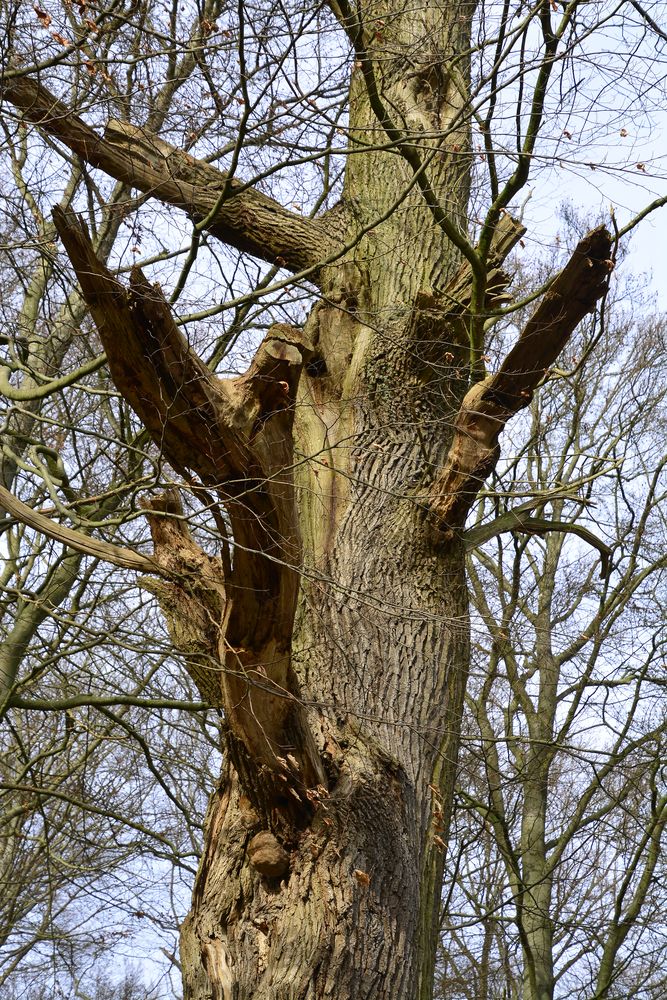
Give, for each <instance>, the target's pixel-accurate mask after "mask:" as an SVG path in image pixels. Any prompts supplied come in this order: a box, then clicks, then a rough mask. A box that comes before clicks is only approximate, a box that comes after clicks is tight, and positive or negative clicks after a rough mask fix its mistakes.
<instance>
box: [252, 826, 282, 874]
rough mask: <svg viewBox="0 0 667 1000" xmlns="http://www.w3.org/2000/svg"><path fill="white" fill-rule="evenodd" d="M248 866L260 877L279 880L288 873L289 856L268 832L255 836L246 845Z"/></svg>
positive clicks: (263, 831) (264, 831)
mask: <svg viewBox="0 0 667 1000" xmlns="http://www.w3.org/2000/svg"><path fill="white" fill-rule="evenodd" d="M248 858H249V860H250V864H251V865H252V866H253V868H255V869H256V870H257V871H258V872H259V874H260V875H265V876H266V877H267V878H280V876H281V875H285V874H287V872H288V871H289V854H288V853H287V851H286V850H285V848H284V847H282V846H281V845H280V844H279V843H278V841H277V840H276V838H275V837H274V836H273V834H272V833H270V832H269V831H268V830H262V831H261V832H260V833H257V834H255V836H254V837H253V838H252V840H251V841H250V843H249V844H248Z"/></svg>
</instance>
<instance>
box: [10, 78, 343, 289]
mask: <svg viewBox="0 0 667 1000" xmlns="http://www.w3.org/2000/svg"><path fill="white" fill-rule="evenodd" d="M0 95H1V96H2V97H3V98H4V99H5V100H7V101H9V102H11V103H12V104H13V105H14V106H15V107H17V108H19V109H20V110H21V111H23V114H24V117H25V118H27V119H28V120H29V121H31V122H33V123H34V124H35V125H37V127H38V128H39V129H40V130H41V131H43V132H46V133H48V134H49V135H52V136H54V138H56V139H58V140H60V141H61V142H63V143H64V144H65V145H66V146H67V147H68V148H69V149H71V150H72V152H74V153H76V154H77V155H78V156H81V157H82V158H83V159H84V160H85V161H86V162H87V163H90V164H91V166H93V167H99V169H100V170H104V171H105V173H107V174H109V175H110V176H111V177H115V178H116V179H117V180H119V181H123V182H124V183H126V184H129V185H131V186H132V187H134V188H138V190H139V191H142V192H143V193H144V194H148V195H150V196H151V197H152V198H157V199H158V200H159V201H163V202H166V203H167V204H169V205H176V206H177V207H178V208H181V209H183V211H184V212H186V213H187V214H188V216H190V218H192V219H194V220H195V221H198V222H200V221H201V220H206V226H205V228H207V229H208V230H209V232H211V233H212V234H213V235H214V236H217V237H218V239H220V240H222V241H223V242H224V243H228V244H229V245H230V246H233V247H236V249H237V250H241V251H243V252H246V253H250V254H252V255H253V256H255V257H259V258H261V259H262V260H266V261H269V262H270V263H272V264H275V263H278V264H280V265H281V266H283V267H286V268H288V269H290V270H292V271H300V270H303V269H306V268H312V267H313V266H315V265H317V263H318V262H319V261H320V260H324V259H325V258H326V257H327V256H330V255H331V254H333V253H335V250H336V247H337V246H338V243H339V241H338V240H336V239H335V237H334V236H333V235H332V234H331V233H330V232H329V231H328V230H327V229H326V228H325V226H324V225H323V224H322V223H321V222H318V221H316V220H311V219H307V218H304V217H303V216H301V215H297V214H296V213H294V212H289V211H288V210H287V209H285V208H283V206H282V205H280V204H279V203H278V202H277V201H274V200H273V199H272V198H269V197H267V196H266V195H264V194H261V193H260V192H259V191H256V190H254V189H253V188H251V187H247V186H245V185H244V184H242V183H241V182H239V181H237V180H234V179H232V178H230V177H229V176H228V175H227V174H225V173H224V172H223V171H221V170H217V169H216V168H215V167H212V166H210V165H209V164H208V163H205V162H203V161H201V160H197V159H195V157H193V156H190V155H189V154H187V153H184V152H182V151H181V150H178V149H176V147H174V146H171V145H170V144H169V143H167V142H165V141H164V140H162V139H158V137H157V136H154V135H152V134H151V133H148V132H145V131H143V130H141V129H138V128H133V127H131V126H128V125H126V124H124V123H122V124H121V123H117V122H116V123H110V126H109V128H108V129H107V132H106V134H105V135H104V136H100V135H98V133H97V132H95V131H94V130H93V129H92V128H90V127H89V126H88V125H86V123H85V122H84V121H83V120H82V119H81V118H79V117H78V116H77V115H75V114H74V113H73V112H72V111H71V109H70V108H68V107H67V105H65V104H63V103H62V102H61V101H60V100H58V98H57V97H55V96H54V95H53V94H51V93H50V92H49V91H48V90H46V88H44V87H42V86H40V85H39V84H38V83H36V82H35V81H34V80H31V79H28V78H27V77H20V78H18V79H10V80H6V81H4V83H3V85H2V88H0ZM315 279H316V275H314V276H313V280H315Z"/></svg>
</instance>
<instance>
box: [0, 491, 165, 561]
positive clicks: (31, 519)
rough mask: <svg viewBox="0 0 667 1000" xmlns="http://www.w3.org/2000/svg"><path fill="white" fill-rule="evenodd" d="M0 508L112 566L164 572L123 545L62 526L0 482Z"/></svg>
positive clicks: (146, 558) (78, 550)
mask: <svg viewBox="0 0 667 1000" xmlns="http://www.w3.org/2000/svg"><path fill="white" fill-rule="evenodd" d="M0 508H1V509H2V510H6V511H7V512H8V513H9V514H11V515H12V516H13V517H15V518H16V519H17V521H20V522H21V523H22V524H27V525H28V526H29V527H30V528H34V529H35V531H39V532H40V534H42V535H46V536H47V538H53V539H54V541H56V542H61V543H62V544H63V545H67V546H68V547H69V548H71V549H74V550H75V551H76V552H82V553H83V554H84V555H87V556H92V557H93V558H94V559H103V560H104V561H105V562H110V563H112V564H113V565H114V566H121V567H122V568H123V569H133V570H136V571H138V572H140V573H159V574H162V573H163V572H164V571H163V570H162V568H161V567H160V566H159V565H158V564H157V563H156V562H155V561H154V560H153V559H150V558H149V557H148V556H142V555H141V553H139V552H133V551H132V550H131V549H125V548H123V547H122V546H120V545H112V544H111V543H110V542H103V541H101V540H100V539H98V538H91V537H90V536H89V535H84V534H83V532H81V531H75V530H74V529H72V528H66V527H65V526H64V525H62V524H58V522H57V521H53V520H52V519H51V518H50V517H46V515H45V514H40V513H39V511H37V510H33V509H32V507H28V505H27V504H25V503H23V502H22V501H21V500H19V499H17V497H15V496H14V494H13V493H10V492H9V490H6V489H5V487H4V486H0Z"/></svg>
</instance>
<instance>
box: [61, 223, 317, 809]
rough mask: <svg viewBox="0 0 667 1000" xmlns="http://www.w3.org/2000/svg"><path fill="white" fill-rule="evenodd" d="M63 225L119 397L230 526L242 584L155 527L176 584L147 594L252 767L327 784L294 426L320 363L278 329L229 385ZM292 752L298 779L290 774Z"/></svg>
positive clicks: (191, 545)
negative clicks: (302, 641) (300, 659)
mask: <svg viewBox="0 0 667 1000" xmlns="http://www.w3.org/2000/svg"><path fill="white" fill-rule="evenodd" d="M54 221H55V224H56V228H57V230H58V233H59V235H60V237H61V239H62V241H63V243H64V245H65V248H66V249H67V252H68V254H69V257H70V260H71V261H72V264H73V266H74V269H75V271H76V274H77V277H78V278H79V282H80V284H81V290H82V292H83V296H84V298H85V300H86V302H87V304H88V306H89V308H90V311H91V314H92V316H93V319H94V320H95V323H96V325H97V328H98V331H99V334H100V339H101V340H102V343H103V345H104V346H105V350H106V354H107V359H108V363H109V368H110V370H111V374H112V376H113V379H114V382H115V384H116V386H117V387H118V389H119V391H120V392H122V394H123V395H124V397H125V398H126V399H127V401H128V402H129V403H130V405H131V406H132V408H133V409H134V410H135V412H136V413H137V415H138V416H139V417H140V418H141V420H142V421H143V423H144V424H145V426H146V428H147V430H148V431H149V432H150V434H151V437H152V438H153V440H154V441H155V443H156V444H157V445H158V447H159V448H160V449H161V452H162V454H163V455H164V456H165V458H166V459H167V460H168V461H169V462H170V463H171V464H172V466H173V467H174V468H175V469H176V470H178V471H179V472H182V473H184V474H186V475H187V470H190V471H191V472H194V473H195V474H196V475H197V476H198V477H199V478H200V479H201V481H202V482H203V483H204V484H205V485H206V486H208V487H210V488H211V489H214V490H215V491H216V492H217V493H218V496H219V497H220V498H221V499H222V500H223V501H224V503H225V504H226V508H227V512H228V515H229V518H230V525H231V529H232V534H233V540H234V553H233V571H232V573H231V576H230V577H229V578H228V579H223V569H222V565H220V566H219V567H216V569H215V570H213V569H212V563H211V561H210V559H209V557H208V556H207V555H206V553H204V552H203V551H201V549H200V548H199V546H197V545H196V543H195V542H194V541H193V540H192V538H191V536H190V534H189V531H188V530H187V527H186V526H185V524H184V522H182V521H179V520H178V519H177V520H174V521H172V522H171V523H170V524H169V523H168V522H166V521H164V519H161V518H158V517H157V516H154V517H151V527H152V533H153V538H154V543H155V548H156V560H155V562H156V563H157V564H158V565H159V566H161V567H162V572H163V575H164V569H165V568H167V569H168V570H169V572H170V573H171V574H172V577H173V579H174V581H175V582H174V584H173V585H164V584H159V583H158V584H150V583H149V582H147V583H146V586H147V589H151V590H153V592H155V593H156V596H157V597H158V599H159V600H160V602H161V604H162V605H163V607H164V608H165V609H166V613H167V619H168V621H169V625H170V629H171V631H172V635H173V636H174V637H176V636H178V637H179V639H178V642H177V645H180V647H181V649H182V652H183V653H184V654H185V657H186V661H187V662H188V664H189V667H190V669H194V668H196V673H197V676H196V681H197V684H198V686H199V689H200V691H201V692H202V694H204V695H205V696H206V697H207V699H208V700H210V701H211V703H212V704H223V705H224V707H225V711H226V716H227V719H228V721H229V723H230V726H231V728H232V730H233V732H234V733H235V734H236V736H237V737H238V739H239V740H240V741H241V743H242V744H243V746H244V747H245V750H246V751H247V753H248V754H249V755H250V758H251V759H252V760H254V761H255V763H256V764H257V765H260V764H263V765H266V766H267V767H268V769H269V771H272V772H280V773H281V774H282V775H283V777H284V775H285V773H287V774H288V775H289V779H290V780H297V781H298V783H300V784H301V786H302V787H308V786H309V785H311V784H318V783H323V782H325V780H326V779H325V777H324V772H323V770H322V767H321V764H320V763H319V760H318V756H317V753H316V751H315V749H314V745H313V743H312V740H311V737H310V734H309V733H308V727H307V725H306V722H305V716H304V714H303V711H302V709H301V705H300V701H299V697H298V695H299V691H298V685H297V683H296V679H295V677H294V674H293V671H292V667H291V652H290V649H291V640H292V631H293V627H294V614H295V611H296V601H297V594H298V587H299V576H298V573H297V571H296V568H297V567H298V565H299V562H300V551H301V547H300V545H301V543H300V534H299V528H298V520H297V512H296V504H295V498H294V483H293V475H292V467H293V461H294V456H293V443H292V422H293V419H294V402H295V398H296V392H297V388H298V383H299V379H300V376H301V372H302V369H303V366H304V364H305V362H306V359H307V358H309V357H310V353H311V352H310V349H309V347H308V346H307V344H306V342H305V340H304V337H303V334H302V333H301V331H300V330H297V329H296V328H294V327H291V326H288V325H286V324H276V325H275V326H274V327H272V328H271V330H270V331H269V335H268V336H267V337H266V338H265V340H264V341H263V342H262V343H261V344H260V346H259V348H258V350H257V352H256V355H255V357H254V359H253V361H252V363H251V365H250V367H249V369H248V371H247V372H246V373H245V374H244V375H242V376H240V377H238V378H233V379H218V378H217V377H216V376H215V375H213V374H212V373H211V372H210V371H209V370H208V368H207V367H206V366H205V365H204V363H203V362H202V361H201V359H200V358H199V357H198V356H197V355H196V354H195V353H194V352H193V351H192V350H191V349H190V347H189V345H188V343H187V341H186V340H185V338H184V336H183V334H182V333H181V331H180V330H179V328H178V327H177V326H176V324H175V322H174V320H173V317H172V315H171V311H170V309H169V307H168V305H167V303H166V302H165V300H164V296H163V295H162V292H161V290H160V288H159V286H151V285H150V284H149V283H148V281H147V280H146V278H145V277H144V275H143V274H142V273H141V271H140V270H139V269H135V270H134V271H133V272H132V276H131V280H130V287H129V289H126V288H124V287H123V286H122V285H121V284H120V283H119V282H118V281H117V280H116V279H115V278H114V277H113V275H112V274H111V273H110V272H109V271H108V270H107V268H106V267H105V266H104V265H103V264H101V263H100V261H99V260H98V259H97V258H96V256H95V253H94V250H93V247H92V244H91V241H90V238H89V236H88V234H87V232H86V229H85V227H84V226H83V224H82V223H81V222H80V221H79V220H78V219H77V218H76V217H75V216H73V215H71V214H69V215H66V214H65V213H63V212H60V211H58V210H56V211H55V212H54ZM142 568H143V571H144V572H146V566H143V567H142ZM202 568H205V570H206V572H205V573H204V577H206V573H211V572H212V575H213V581H212V582H211V583H209V582H208V581H206V580H205V582H204V585H203V586H201V587H199V588H197V585H196V584H192V583H191V584H187V585H186V584H183V585H181V583H180V582H179V581H180V580H181V579H182V576H183V573H186V574H197V573H198V572H201V571H202ZM207 660H208V666H206V668H205V669H203V664H204V662H205V661H207ZM216 675H217V676H216ZM218 677H219V681H218ZM287 749H289V752H290V753H291V754H292V757H293V758H294V760H295V761H296V771H295V769H294V768H290V767H288V766H287V765H286V763H285V760H286V758H285V756H284V755H285V754H286V753H287ZM282 794H283V789H281V795H282Z"/></svg>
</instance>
